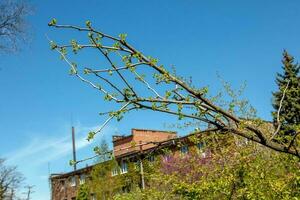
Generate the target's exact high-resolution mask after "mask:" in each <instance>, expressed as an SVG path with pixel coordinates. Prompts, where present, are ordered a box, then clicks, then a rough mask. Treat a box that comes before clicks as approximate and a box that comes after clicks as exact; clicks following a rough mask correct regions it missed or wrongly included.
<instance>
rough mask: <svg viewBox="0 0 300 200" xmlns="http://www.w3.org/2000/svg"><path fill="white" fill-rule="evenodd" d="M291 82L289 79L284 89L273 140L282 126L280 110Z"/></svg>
mask: <svg viewBox="0 0 300 200" xmlns="http://www.w3.org/2000/svg"><path fill="white" fill-rule="evenodd" d="M289 83H290V80H288V82H287V84H286V87H285V89H284V91H283V94H282V98H281V99H280V103H279V108H278V110H277V129H276V131H275V132H274V133H273V135H272V137H271V140H273V139H274V137H275V136H276V135H277V134H278V132H279V130H280V128H281V122H280V111H281V108H282V103H283V100H284V97H285V93H286V90H287V89H288V87H289Z"/></svg>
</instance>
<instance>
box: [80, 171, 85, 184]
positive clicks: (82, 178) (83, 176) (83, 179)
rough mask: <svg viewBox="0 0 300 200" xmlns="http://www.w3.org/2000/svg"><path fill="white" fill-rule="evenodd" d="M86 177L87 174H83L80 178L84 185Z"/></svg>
mask: <svg viewBox="0 0 300 200" xmlns="http://www.w3.org/2000/svg"><path fill="white" fill-rule="evenodd" d="M85 178H86V176H85V174H81V175H80V179H79V183H80V185H82V184H84V183H85Z"/></svg>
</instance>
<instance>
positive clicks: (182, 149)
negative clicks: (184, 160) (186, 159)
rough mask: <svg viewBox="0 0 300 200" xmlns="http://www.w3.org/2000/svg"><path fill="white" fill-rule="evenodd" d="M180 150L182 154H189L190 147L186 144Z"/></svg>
mask: <svg viewBox="0 0 300 200" xmlns="http://www.w3.org/2000/svg"><path fill="white" fill-rule="evenodd" d="M180 152H181V153H182V154H187V153H188V152H189V147H188V146H187V145H184V146H182V147H181V148H180Z"/></svg>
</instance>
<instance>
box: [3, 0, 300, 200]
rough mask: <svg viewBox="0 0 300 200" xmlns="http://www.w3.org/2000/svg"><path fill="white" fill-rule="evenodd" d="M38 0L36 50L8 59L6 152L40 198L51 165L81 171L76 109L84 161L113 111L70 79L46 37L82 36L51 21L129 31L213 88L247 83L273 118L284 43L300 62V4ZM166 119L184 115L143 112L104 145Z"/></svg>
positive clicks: (117, 127) (44, 198)
mask: <svg viewBox="0 0 300 200" xmlns="http://www.w3.org/2000/svg"><path fill="white" fill-rule="evenodd" d="M31 2H32V4H33V6H34V7H35V13H34V15H32V16H31V17H29V22H30V23H31V25H32V32H33V35H32V43H31V45H30V47H29V48H26V49H25V50H24V51H23V52H21V53H20V54H18V55H1V59H0V68H1V71H0V91H1V96H0V134H1V140H0V157H6V158H7V159H8V162H9V163H10V164H13V165H18V167H19V170H20V171H21V172H22V173H23V174H24V175H25V176H26V178H27V183H28V184H31V185H35V188H34V190H35V193H34V194H33V199H34V200H48V199H49V191H48V183H47V176H48V163H50V171H51V172H52V173H54V172H62V171H68V170H70V169H71V168H70V166H68V160H70V159H71V143H70V138H69V135H70V125H71V115H72V116H73V117H72V118H73V124H74V125H75V126H76V130H77V142H78V144H77V145H78V148H79V151H78V157H79V158H84V157H86V156H89V155H92V151H91V148H92V146H93V145H94V144H88V143H86V142H85V140H84V136H85V134H86V133H87V132H88V130H90V129H93V128H94V127H96V126H98V125H99V124H101V122H103V120H104V119H103V118H101V117H99V115H98V112H99V111H101V110H102V111H103V110H106V109H107V108H108V105H107V104H104V103H103V102H102V97H101V96H100V95H99V94H98V93H97V92H96V91H94V90H93V89H91V88H89V87H88V86H86V85H84V84H83V83H81V82H79V81H78V80H77V79H75V78H74V77H71V76H69V75H68V67H67V66H66V64H65V63H64V62H62V61H60V60H59V59H58V55H57V54H55V52H52V51H50V50H49V45H48V41H47V39H46V38H45V34H47V35H48V36H49V37H50V38H53V39H56V40H67V41H68V40H70V39H72V38H70V36H69V35H68V34H67V32H64V31H54V30H52V29H50V28H48V26H47V23H48V22H49V21H50V19H51V18H53V17H55V18H57V20H58V21H59V22H61V23H70V24H82V25H84V22H85V21H86V20H87V19H89V20H91V21H92V23H93V25H94V26H95V27H99V28H101V30H104V31H105V32H108V33H111V34H115V35H118V34H119V33H124V32H125V33H127V34H128V39H129V41H130V42H131V43H132V44H134V45H136V46H137V47H138V48H139V49H141V50H143V52H145V53H146V54H148V55H152V56H153V57H157V58H159V60H160V62H161V63H163V64H165V65H175V66H176V68H177V72H178V73H179V74H183V75H184V76H186V77H189V76H192V77H193V79H194V81H196V83H197V84H199V86H201V85H202V86H204V85H209V86H211V87H212V88H213V89H212V91H215V90H217V88H220V87H221V85H220V82H219V80H218V78H217V76H216V72H218V73H219V74H221V75H222V77H223V78H224V79H225V80H227V81H229V82H231V83H232V84H233V86H235V87H238V86H239V85H241V84H242V82H243V81H247V88H246V91H245V96H246V97H247V98H248V99H249V100H250V102H251V104H252V105H253V106H254V107H255V108H257V110H258V114H259V116H260V117H262V118H264V119H271V116H270V111H271V109H272V107H271V92H272V91H274V90H275V89H276V85H275V82H274V78H275V74H276V72H281V62H280V60H281V53H282V51H283V49H284V48H285V49H287V50H288V51H289V52H290V53H291V54H292V55H294V57H295V58H296V60H300V53H299V52H300V45H299V44H300V37H299V35H300V21H299V19H300V2H299V1H298V0H289V1H279V0H275V1H274V0H265V1H259V0H251V1H240V0H236V1H232V0H226V1H225V0H223V1H221V0H219V1H216V0H209V1H198V0H168V1H161V0H151V1H140V0H130V1H121V0H119V1H115V0H110V1H104V0H89V1H71V0H69V1H58V0H51V1H50V0H47V1H46V0H43V1H38V0H32V1H31ZM86 59H87V58H86ZM81 61H82V62H85V60H84V58H83V60H81ZM86 62H88V60H87V61H86ZM141 119H142V120H141ZM164 122H168V123H172V122H176V121H175V118H170V117H166V116H164V115H159V114H155V113H151V112H142V113H133V114H130V115H128V116H127V117H126V118H125V119H124V120H122V121H121V122H120V123H117V122H115V121H113V122H112V123H111V124H109V126H108V127H107V129H106V130H105V131H104V132H103V134H104V135H103V136H99V137H98V138H97V141H96V142H99V141H100V140H101V138H105V139H107V140H108V141H110V137H111V135H112V134H114V133H122V134H127V133H129V131H130V129H131V128H152V129H166V127H164ZM181 134H184V132H182V133H181Z"/></svg>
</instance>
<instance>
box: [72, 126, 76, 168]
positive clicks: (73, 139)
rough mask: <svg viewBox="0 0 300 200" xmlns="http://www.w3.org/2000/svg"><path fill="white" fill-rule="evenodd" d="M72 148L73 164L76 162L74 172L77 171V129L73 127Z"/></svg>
mask: <svg viewBox="0 0 300 200" xmlns="http://www.w3.org/2000/svg"><path fill="white" fill-rule="evenodd" d="M72 147H73V162H74V165H73V166H74V171H76V164H77V161H76V147H75V128H74V126H72Z"/></svg>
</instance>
